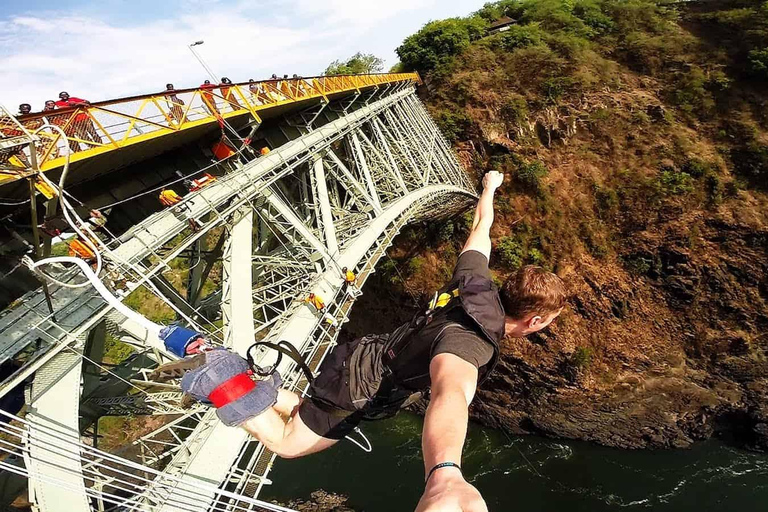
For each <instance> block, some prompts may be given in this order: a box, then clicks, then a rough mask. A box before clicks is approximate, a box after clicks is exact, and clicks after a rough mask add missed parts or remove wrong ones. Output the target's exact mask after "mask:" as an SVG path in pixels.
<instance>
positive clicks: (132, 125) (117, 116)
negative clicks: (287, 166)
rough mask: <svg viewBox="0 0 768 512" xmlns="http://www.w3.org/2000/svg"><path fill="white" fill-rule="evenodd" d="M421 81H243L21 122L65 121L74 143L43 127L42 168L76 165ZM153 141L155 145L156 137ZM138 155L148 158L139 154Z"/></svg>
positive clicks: (411, 77)
mask: <svg viewBox="0 0 768 512" xmlns="http://www.w3.org/2000/svg"><path fill="white" fill-rule="evenodd" d="M419 81H420V79H419V76H418V75H417V74H415V73H389V74H376V75H351V76H321V77H311V78H294V79H280V80H265V81H260V82H250V83H249V82H243V83H239V84H232V85H231V86H224V87H221V86H216V87H215V88H214V89H209V90H204V89H201V88H196V89H183V90H176V91H173V92H172V93H168V92H167V91H166V92H161V93H157V94H149V95H144V96H135V97H131V98H123V99H117V100H111V101H104V102H98V103H93V104H91V105H89V106H87V107H78V108H69V109H61V110H59V109H57V110H54V111H51V112H41V113H37V114H31V115H27V116H23V117H21V118H19V121H20V122H21V124H22V125H23V126H24V128H26V129H27V130H28V131H29V132H34V131H35V130H37V129H38V128H40V127H41V126H43V124H44V123H45V122H48V123H50V124H52V125H56V126H58V127H60V128H61V129H62V130H63V131H64V132H65V133H66V135H67V137H68V138H69V139H70V141H69V144H66V143H65V141H64V140H63V139H62V137H61V136H60V135H59V134H58V133H56V132H53V131H51V130H42V131H40V132H39V134H38V136H39V137H40V141H39V142H38V147H37V151H36V153H37V155H36V156H37V161H38V165H39V167H40V169H41V170H42V171H51V170H55V169H59V168H61V167H63V166H64V164H65V162H66V159H67V154H69V156H70V164H71V165H72V166H73V170H74V168H77V167H78V166H81V165H82V164H84V163H86V162H90V163H93V162H94V161H98V162H99V165H107V162H108V161H107V160H106V159H103V158H99V157H101V156H106V155H111V154H112V153H114V152H115V151H118V150H121V149H124V148H127V147H129V146H136V145H139V144H141V145H143V146H147V147H150V146H153V149H152V150H153V151H154V152H155V153H156V152H159V149H158V148H162V147H170V146H171V145H173V144H174V143H175V142H177V141H186V142H188V141H189V140H191V139H194V138H197V137H199V136H200V135H201V133H203V132H204V131H206V130H210V129H215V127H216V126H217V124H220V123H235V122H239V123H242V122H245V120H246V119H249V118H251V119H254V120H260V119H261V118H262V117H270V116H272V115H279V114H281V113H283V112H285V111H286V110H288V109H290V108H291V107H292V106H296V105H298V104H301V103H303V102H308V101H309V100H313V99H316V100H329V99H331V98H333V97H335V96H339V95H342V94H348V93H353V92H360V91H364V90H369V89H371V88H375V87H380V86H388V85H394V84H402V83H404V82H412V83H418V82H419ZM2 129H3V127H2V126H0V130H2ZM3 131H4V130H3ZM159 139H162V141H161V140H159ZM151 142H155V144H149V143H151ZM158 143H159V145H158ZM27 153H28V150H27ZM27 156H29V155H27ZM136 159H140V157H138V158H136V157H134V160H136ZM27 160H28V158H27ZM109 160H110V161H111V162H110V163H109V165H111V166H114V168H117V167H120V166H124V165H125V163H126V162H124V161H122V160H123V158H121V162H120V163H117V162H115V159H109ZM129 163H130V162H129ZM28 173H29V170H28V169H25V168H23V167H18V168H13V167H11V168H5V169H2V170H0V186H3V185H5V184H9V183H12V182H14V181H17V180H19V179H22V178H24V177H25V176H27V175H28Z"/></svg>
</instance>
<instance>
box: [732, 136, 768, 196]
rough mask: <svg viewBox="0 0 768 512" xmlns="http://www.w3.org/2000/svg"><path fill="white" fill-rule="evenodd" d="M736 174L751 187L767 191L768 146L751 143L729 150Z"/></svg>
mask: <svg viewBox="0 0 768 512" xmlns="http://www.w3.org/2000/svg"><path fill="white" fill-rule="evenodd" d="M731 160H732V161H733V166H734V168H735V169H736V172H737V173H738V174H739V175H740V176H741V177H743V178H744V179H745V180H747V181H748V182H749V183H750V184H751V185H753V186H755V187H758V188H762V189H768V145H766V144H760V143H759V142H757V141H752V142H750V143H749V144H746V145H744V146H741V147H738V148H736V149H733V150H731Z"/></svg>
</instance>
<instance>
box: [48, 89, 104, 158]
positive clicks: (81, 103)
mask: <svg viewBox="0 0 768 512" xmlns="http://www.w3.org/2000/svg"><path fill="white" fill-rule="evenodd" d="M90 104H91V103H90V102H89V101H88V100H84V99H80V98H74V97H72V96H70V95H69V93H68V92H66V91H62V92H60V93H59V101H57V102H56V106H57V107H58V108H69V107H87V106H89V105H90ZM69 127H71V128H72V130H71V134H72V135H74V136H76V137H78V138H80V139H81V140H82V141H84V142H96V143H97V144H101V136H99V134H98V133H97V132H96V127H95V126H93V121H91V118H90V116H89V115H88V112H86V111H85V110H81V111H79V112H78V113H77V114H75V118H74V120H73V122H72V123H70V124H69ZM65 131H67V130H65ZM67 135H70V134H69V133H68V134H67ZM70 148H72V150H73V151H78V150H79V145H77V148H76V149H75V148H73V147H72V144H71V143H70Z"/></svg>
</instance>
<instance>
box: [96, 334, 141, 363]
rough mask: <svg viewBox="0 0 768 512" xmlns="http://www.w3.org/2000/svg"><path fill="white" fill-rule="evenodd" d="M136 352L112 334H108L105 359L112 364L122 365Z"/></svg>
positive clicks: (105, 344)
mask: <svg viewBox="0 0 768 512" xmlns="http://www.w3.org/2000/svg"><path fill="white" fill-rule="evenodd" d="M135 353H136V351H135V350H134V349H133V348H132V347H131V346H130V345H127V344H125V343H123V342H122V341H120V340H118V339H117V338H115V337H114V336H112V335H111V334H107V337H106V339H105V340H104V359H105V360H106V361H108V362H109V363H112V364H120V363H122V362H123V361H125V360H126V359H128V358H129V357H130V356H131V355H133V354H135Z"/></svg>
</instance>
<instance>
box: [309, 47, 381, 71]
mask: <svg viewBox="0 0 768 512" xmlns="http://www.w3.org/2000/svg"><path fill="white" fill-rule="evenodd" d="M383 69H384V60H383V59H380V58H379V57H376V56H375V55H372V54H370V53H360V52H357V53H356V54H354V55H353V56H351V57H350V58H349V59H347V60H345V61H339V60H335V61H333V62H331V63H330V64H329V65H328V67H327V68H326V69H325V72H324V73H323V74H324V75H367V74H371V73H380V72H381V71H382V70H383Z"/></svg>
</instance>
